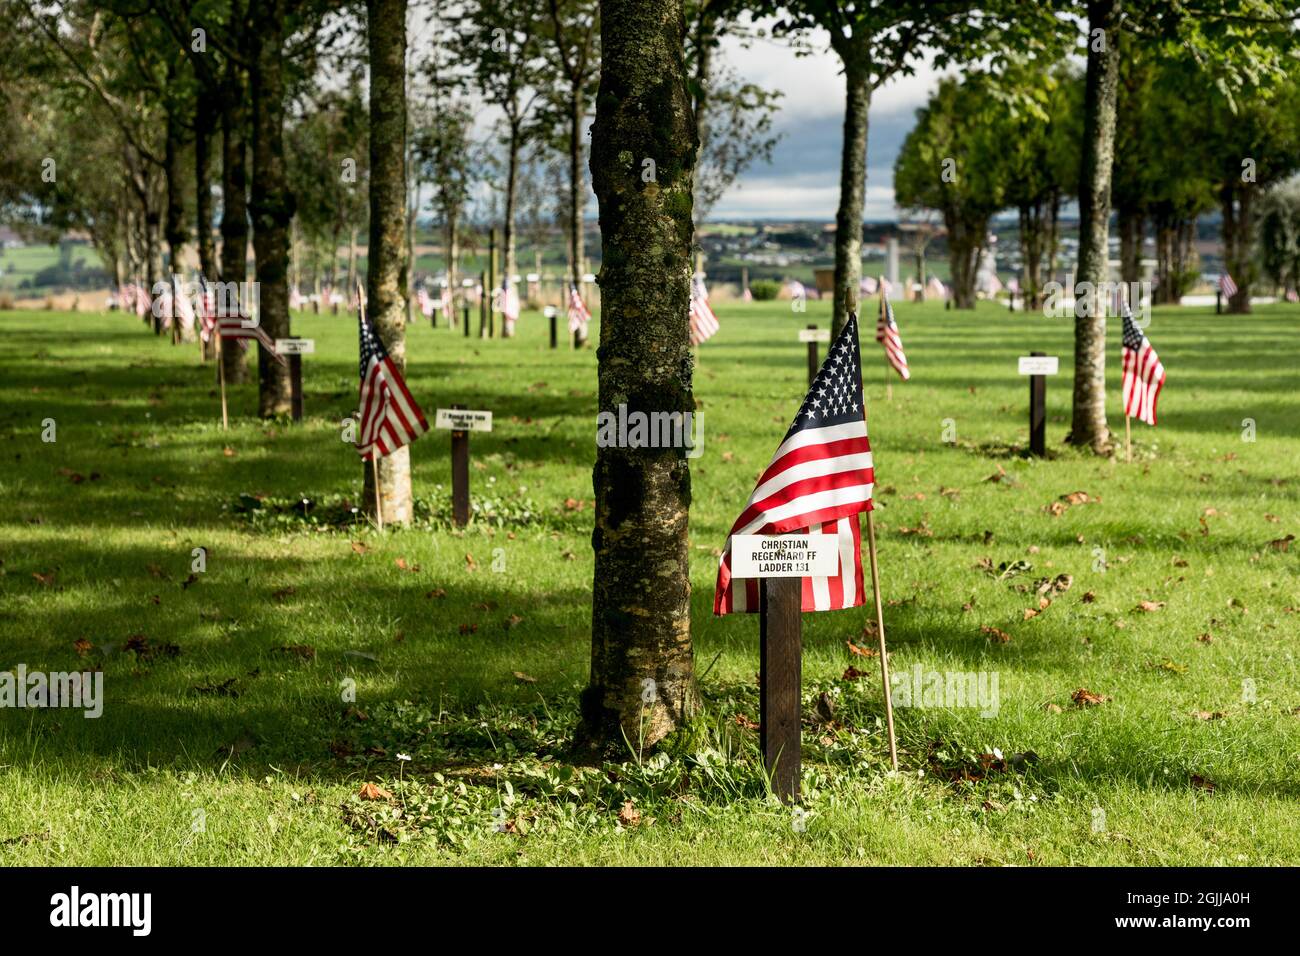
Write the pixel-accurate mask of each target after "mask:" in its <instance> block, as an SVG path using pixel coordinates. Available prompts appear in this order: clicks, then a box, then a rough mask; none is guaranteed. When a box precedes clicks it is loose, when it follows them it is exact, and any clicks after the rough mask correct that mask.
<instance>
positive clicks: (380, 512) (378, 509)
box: [370, 449, 384, 531]
mask: <svg viewBox="0 0 1300 956" xmlns="http://www.w3.org/2000/svg"><path fill="white" fill-rule="evenodd" d="M377 451H378V449H372V450H371V452H370V473H371V474H372V475H374V478H375V521H377V522H378V523H379V530H380V531H383V530H384V495H383V492H381V491H380V490H379V455H378V454H376V452H377Z"/></svg>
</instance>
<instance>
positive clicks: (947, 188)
mask: <svg viewBox="0 0 1300 956" xmlns="http://www.w3.org/2000/svg"><path fill="white" fill-rule="evenodd" d="M1121 43H1122V44H1127V45H1128V46H1129V47H1130V48H1129V49H1126V50H1125V53H1124V56H1123V57H1122V60H1121V66H1120V84H1119V90H1118V97H1117V123H1116V146H1115V153H1114V162H1113V167H1112V175H1113V181H1112V183H1111V195H1112V200H1113V205H1114V207H1115V219H1116V224H1117V230H1118V233H1119V242H1120V255H1119V263H1120V277H1121V279H1122V281H1124V282H1126V283H1127V282H1137V281H1139V280H1140V279H1141V278H1142V268H1141V258H1142V249H1143V246H1144V243H1145V241H1146V240H1147V238H1148V237H1149V238H1150V239H1151V240H1153V245H1154V250H1155V261H1156V269H1155V278H1156V285H1155V289H1154V297H1155V301H1156V302H1158V303H1165V304H1177V303H1178V302H1179V301H1180V300H1181V298H1182V296H1183V294H1184V293H1185V292H1186V290H1187V288H1188V286H1189V285H1190V284H1191V282H1192V281H1193V280H1194V279H1195V278H1196V275H1197V270H1196V269H1195V264H1194V250H1193V241H1194V239H1195V238H1196V235H1197V219H1198V217H1199V216H1201V215H1204V214H1206V213H1208V212H1211V211H1217V212H1218V213H1219V214H1220V221H1221V223H1222V243H1223V249H1224V260H1225V267H1226V269H1227V271H1228V272H1229V273H1230V274H1231V275H1232V276H1233V278H1234V280H1235V281H1236V283H1237V287H1238V291H1237V293H1236V294H1235V295H1233V296H1232V297H1231V299H1230V301H1229V308H1230V310H1231V311H1233V312H1249V311H1250V294H1251V289H1252V285H1254V284H1255V283H1256V280H1257V279H1258V278H1259V272H1260V271H1261V270H1262V271H1264V272H1265V273H1266V274H1267V277H1268V278H1269V279H1271V280H1272V281H1273V282H1274V283H1275V284H1276V285H1278V286H1280V287H1282V288H1283V289H1294V285H1293V283H1292V282H1291V281H1290V278H1291V277H1290V273H1289V272H1287V271H1285V270H1284V269H1282V268H1280V267H1279V266H1276V265H1272V263H1276V262H1279V261H1280V260H1279V254H1280V253H1279V251H1278V248H1277V243H1278V242H1280V241H1284V240H1285V237H1286V236H1287V235H1288V233H1287V232H1286V231H1285V230H1283V229H1277V228H1274V229H1270V230H1268V231H1266V232H1264V233H1262V234H1260V233H1259V230H1257V228H1256V220H1257V212H1256V197H1262V199H1263V201H1264V203H1265V209H1266V210H1269V211H1272V216H1271V218H1270V219H1269V221H1270V222H1277V221H1279V220H1277V218H1276V217H1277V215H1278V214H1279V213H1280V212H1282V211H1285V210H1286V209H1288V208H1289V204H1287V203H1286V202H1284V199H1285V197H1286V196H1287V195H1288V192H1287V191H1286V190H1280V191H1279V190H1276V189H1274V190H1270V189H1269V187H1270V186H1277V185H1279V184H1281V183H1282V182H1283V181H1284V180H1285V179H1287V178H1288V177H1290V176H1292V175H1294V174H1295V173H1296V172H1297V171H1300V79H1297V78H1296V77H1294V76H1289V77H1283V78H1281V79H1279V80H1278V81H1277V82H1275V83H1272V84H1270V85H1269V86H1267V87H1265V88H1262V89H1257V90H1252V91H1250V93H1249V94H1248V95H1238V96H1235V97H1234V96H1230V95H1229V94H1228V93H1227V92H1226V91H1225V89H1224V88H1223V87H1221V86H1219V85H1217V84H1216V83H1215V82H1214V81H1213V78H1212V77H1211V76H1210V75H1209V74H1208V73H1207V72H1206V71H1204V70H1202V69H1200V68H1199V67H1198V66H1197V65H1196V64H1195V63H1192V62H1189V61H1188V60H1186V59H1184V58H1181V57H1176V56H1170V57H1166V58H1163V59H1162V58H1160V57H1158V56H1155V55H1153V54H1152V52H1151V51H1148V50H1144V49H1143V48H1142V47H1141V46H1140V45H1139V44H1138V43H1136V41H1135V40H1134V39H1132V38H1126V37H1124V36H1123V35H1121ZM1157 52H1158V51H1157ZM1083 99H1084V78H1083V75H1082V73H1081V72H1080V71H1078V70H1076V69H1074V68H1072V67H1071V66H1070V65H1069V63H1068V62H1066V61H1063V62H1060V63H1058V64H1048V65H1039V64H1038V63H1027V64H1021V65H1018V66H1017V67H1015V68H1012V69H1007V70H1004V71H1002V72H1001V73H999V74H989V73H971V74H968V75H967V76H965V77H962V78H948V79H944V80H943V81H941V82H940V84H939V88H938V90H937V91H936V92H935V93H934V95H933V96H932V97H931V98H930V101H929V102H928V103H927V104H926V106H925V107H924V108H922V109H921V110H920V111H918V115H917V123H916V126H915V127H914V128H913V129H912V131H911V132H910V134H909V135H908V137H907V139H906V140H905V142H904V144H903V147H902V149H901V150H900V152H899V155H898V159H897V162H896V164H895V168H894V189H895V194H896V197H897V200H898V202H899V204H900V205H902V206H904V207H911V208H913V209H915V210H932V211H934V212H936V213H938V214H940V215H941V216H942V218H943V223H944V227H945V230H946V232H947V236H948V246H949V255H950V260H951V269H952V284H953V300H954V304H955V305H956V307H957V308H971V307H973V305H974V300H975V268H976V265H977V264H978V262H979V259H980V255H981V253H982V252H983V251H984V250H985V245H986V240H987V236H988V235H989V232H988V223H989V220H990V219H991V218H992V217H993V216H995V215H997V214H999V213H1001V212H1002V211H1004V210H1006V209H1008V208H1010V209H1014V210H1016V212H1017V214H1018V218H1019V235H1020V249H1021V258H1022V274H1021V275H1022V281H1021V285H1022V289H1023V291H1024V293H1025V294H1026V296H1028V297H1029V298H1030V300H1032V301H1037V300H1038V299H1039V298H1040V296H1041V294H1042V289H1043V268H1044V267H1046V268H1047V270H1048V272H1049V273H1052V274H1055V273H1056V271H1057V254H1058V249H1059V229H1058V222H1059V213H1060V209H1061V204H1062V202H1063V201H1066V200H1069V199H1074V198H1077V197H1078V195H1079V173H1080V150H1079V143H1080V140H1081V139H1082V135H1083V129H1082V119H1083V109H1082V105H1083ZM1257 239H1261V240H1264V241H1263V242H1258V241H1257Z"/></svg>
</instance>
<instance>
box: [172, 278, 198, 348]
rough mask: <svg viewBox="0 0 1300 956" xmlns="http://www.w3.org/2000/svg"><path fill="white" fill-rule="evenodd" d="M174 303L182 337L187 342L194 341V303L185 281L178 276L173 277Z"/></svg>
mask: <svg viewBox="0 0 1300 956" xmlns="http://www.w3.org/2000/svg"><path fill="white" fill-rule="evenodd" d="M172 289H173V290H174V291H173V294H172V302H173V303H174V304H175V310H176V317H177V321H178V322H179V323H180V327H181V335H182V336H184V338H185V341H186V342H191V341H193V340H194V302H193V301H192V300H191V299H190V296H189V292H188V290H187V289H186V288H185V280H184V279H182V278H181V277H180V276H178V275H173V276H172Z"/></svg>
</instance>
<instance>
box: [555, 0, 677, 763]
mask: <svg viewBox="0 0 1300 956" xmlns="http://www.w3.org/2000/svg"><path fill="white" fill-rule="evenodd" d="M600 22H601V42H602V45H603V57H602V62H601V69H600V91H599V94H598V96H597V111H596V122H595V126H594V127H593V130H592V147H591V169H592V183H593V186H594V187H595V191H596V196H597V198H598V199H599V201H600V227H601V230H600V231H601V249H602V265H601V272H600V293H601V302H602V309H603V311H602V322H601V333H600V349H599V352H598V356H599V363H600V364H599V408H600V413H601V414H602V415H605V414H607V413H608V414H613V415H615V416H617V415H618V413H619V406H620V405H623V406H625V407H626V408H627V410H628V413H629V414H631V413H633V412H645V413H647V414H648V413H650V412H652V411H657V412H668V413H672V414H675V413H682V414H693V413H694V411H695V401H694V398H693V397H692V394H691V345H690V337H689V325H688V321H687V310H688V308H689V304H690V281H691V244H692V242H693V241H694V227H693V225H692V218H691V217H692V205H693V203H692V196H691V189H692V181H693V168H694V166H695V161H696V151H697V143H696V140H695V126H694V121H693V118H692V115H691V107H690V100H689V98H688V97H687V93H686V75H685V66H684V63H683V61H682V50H681V36H682V30H683V29H684V25H683V18H682V0H602V3H601V19H600ZM639 157H651V158H653V159H654V160H655V164H656V171H657V181H656V182H650V183H645V182H642V180H641V164H640V162H639V161H638V158H639ZM686 432H687V428H685V427H684V428H683V434H685V433H686ZM592 487H593V489H594V491H595V498H596V514H595V530H594V531H593V533H592V550H593V551H594V552H595V558H596V569H595V577H594V580H593V583H592V625H591V681H590V683H589V684H588V686H587V689H586V690H585V691H584V692H583V695H582V724H581V727H580V729H579V734H578V741H579V744H580V745H582V746H583V747H584V748H586V749H589V750H591V751H606V752H608V751H619V750H623V749H624V748H625V747H626V746H627V745H628V743H629V742H630V743H631V744H632V746H635V747H637V748H638V749H640V748H642V747H652V746H654V745H655V744H657V743H658V742H659V741H661V740H662V739H663V738H664V737H665V736H666V735H668V734H669V733H671V732H672V731H674V730H676V729H677V728H679V727H681V726H682V725H683V723H684V721H686V720H687V718H689V716H690V715H691V713H692V712H693V711H694V709H695V703H696V689H695V671H694V658H693V655H692V651H691V627H690V594H691V582H690V560H689V559H690V555H689V542H688V538H687V519H688V514H689V510H690V496H691V484H690V468H689V463H688V460H687V459H686V458H685V456H684V450H683V449H682V448H662V447H660V448H647V447H640V448H631V447H613V446H609V447H599V448H598V449H597V451H596V467H595V470H594V472H593V475H592Z"/></svg>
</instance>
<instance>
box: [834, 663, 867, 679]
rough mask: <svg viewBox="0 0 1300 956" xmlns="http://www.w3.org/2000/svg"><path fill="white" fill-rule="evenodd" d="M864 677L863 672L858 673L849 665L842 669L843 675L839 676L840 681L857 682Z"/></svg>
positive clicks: (864, 673)
mask: <svg viewBox="0 0 1300 956" xmlns="http://www.w3.org/2000/svg"><path fill="white" fill-rule="evenodd" d="M866 676H867V674H866V672H865V671H860V670H858V669H857V668H856V667H854V666H852V665H849V666H848V667H846V668H845V669H844V673H843V674H841V675H840V680H859V679H860V678H863V677H866Z"/></svg>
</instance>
